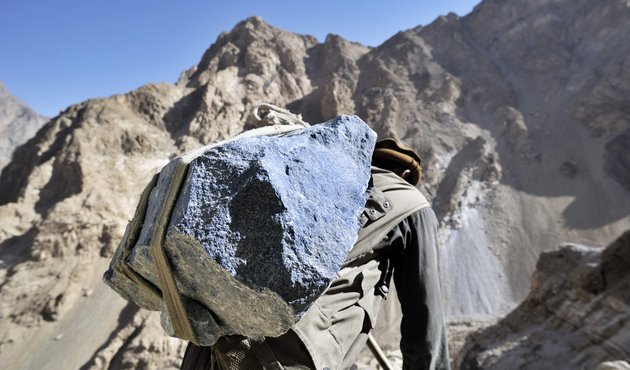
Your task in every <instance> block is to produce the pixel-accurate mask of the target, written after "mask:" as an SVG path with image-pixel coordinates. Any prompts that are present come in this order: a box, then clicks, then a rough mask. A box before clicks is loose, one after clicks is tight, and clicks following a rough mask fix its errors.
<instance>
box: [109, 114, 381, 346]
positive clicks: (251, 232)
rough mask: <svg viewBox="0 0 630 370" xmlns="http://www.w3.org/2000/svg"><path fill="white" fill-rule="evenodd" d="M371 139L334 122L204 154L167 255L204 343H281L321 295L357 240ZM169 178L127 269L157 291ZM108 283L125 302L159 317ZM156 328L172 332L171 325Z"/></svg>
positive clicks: (190, 178)
mask: <svg viewBox="0 0 630 370" xmlns="http://www.w3.org/2000/svg"><path fill="white" fill-rule="evenodd" d="M375 139H376V134H375V133H374V132H373V131H372V130H371V129H370V128H369V127H368V126H367V125H366V124H365V123H364V122H363V121H361V120H360V119H359V118H358V117H356V116H340V117H338V118H335V119H333V120H331V121H329V122H326V123H324V124H319V125H314V126H311V127H309V128H305V129H300V130H295V131H292V132H289V133H285V134H281V135H276V136H254V137H247V138H241V139H238V140H235V141H231V142H227V143H224V144H222V145H218V146H213V147H209V148H208V149H206V150H205V151H204V152H202V153H201V155H199V156H198V157H196V158H195V159H193V160H192V161H191V162H190V164H189V168H188V173H187V175H186V179H185V181H184V183H183V185H182V188H181V190H180V193H179V196H178V199H177V201H176V204H175V207H174V209H173V212H172V214H171V218H170V224H169V226H168V228H167V234H166V238H165V243H164V248H165V249H166V251H167V254H168V256H169V259H170V262H171V265H172V267H173V271H174V275H175V278H176V280H177V283H178V287H179V290H180V293H181V294H182V295H183V296H184V297H185V298H184V305H185V306H186V310H187V312H188V314H189V316H190V318H191V321H192V324H193V327H194V328H195V331H196V332H197V335H198V336H199V340H200V343H201V344H204V345H210V344H213V343H214V342H215V341H216V339H217V338H218V337H219V336H221V335H230V334H242V335H247V336H252V337H255V336H261V335H265V336H271V335H280V334H282V333H284V332H285V331H286V330H288V329H289V328H290V327H291V326H292V325H293V324H294V323H295V322H296V321H297V319H299V317H301V315H302V314H303V313H304V312H305V311H306V310H307V309H308V307H309V306H310V305H311V304H312V303H313V302H314V301H315V299H317V297H319V295H321V294H322V293H323V292H324V291H325V290H326V288H327V287H328V285H329V284H330V282H331V281H332V279H333V278H334V277H335V276H336V274H337V272H338V271H339V268H340V267H341V264H342V263H343V261H344V260H345V258H346V256H347V253H348V252H349V250H350V249H351V247H352V245H353V244H354V242H355V241H356V238H357V232H358V230H359V223H358V216H359V214H360V213H361V211H362V210H363V207H364V205H365V201H366V199H365V189H366V188H367V184H368V181H369V176H370V162H371V155H372V151H373V148H374V143H375ZM172 170H173V166H170V167H169V166H166V167H165V168H164V170H163V171H162V172H161V174H160V179H159V180H158V183H157V185H156V187H155V188H154V189H153V191H152V193H151V196H150V201H149V207H148V209H147V212H146V219H145V221H144V225H143V227H142V230H141V231H140V235H139V237H138V241H137V243H136V244H135V246H134V248H133V250H132V252H131V255H130V256H129V260H128V263H129V265H130V266H131V268H132V269H133V270H135V271H136V272H137V273H139V274H140V275H142V276H143V277H144V278H145V279H147V280H149V281H150V282H152V283H153V284H154V285H156V286H158V287H159V286H160V282H159V279H158V277H157V274H156V272H155V269H154V266H153V262H152V260H151V256H150V253H149V248H148V245H149V244H150V239H151V235H152V233H153V223H154V222H155V220H156V217H157V216H156V215H157V214H158V208H159V207H161V204H162V203H163V199H164V195H165V190H166V188H167V187H168V186H167V185H168V182H169V177H170V176H172ZM114 275H115V273H113V274H110V275H109V277H108V278H107V279H108V280H109V281H110V283H112V284H113V285H118V288H117V289H116V290H117V291H119V292H121V291H126V292H121V294H123V296H125V297H130V298H132V299H134V300H135V301H136V303H138V304H140V305H141V306H145V307H147V308H152V309H155V308H156V307H155V299H152V298H150V297H146V298H145V297H143V295H142V294H138V292H133V291H131V292H129V288H130V286H131V285H130V284H129V282H117V279H119V280H120V276H118V277H116V276H114ZM160 309H161V310H162V311H163V312H166V309H165V308H164V307H161V308H160ZM162 323H163V326H164V327H165V329H166V330H167V332H169V333H173V330H172V327H171V323H170V322H169V318H168V315H163V317H162Z"/></svg>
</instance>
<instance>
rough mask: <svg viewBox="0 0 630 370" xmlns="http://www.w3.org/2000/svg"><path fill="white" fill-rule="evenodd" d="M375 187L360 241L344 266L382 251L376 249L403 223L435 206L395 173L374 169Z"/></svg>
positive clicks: (372, 188) (364, 213)
mask: <svg viewBox="0 0 630 370" xmlns="http://www.w3.org/2000/svg"><path fill="white" fill-rule="evenodd" d="M371 181H372V183H373V187H371V188H369V190H368V194H369V195H368V200H367V202H366V205H365V209H364V211H363V214H362V215H361V217H360V223H361V230H359V235H358V237H357V242H356V243H355V244H354V246H353V247H352V250H350V253H348V257H346V261H345V262H344V264H343V267H345V266H348V265H351V264H353V263H355V262H357V261H358V260H362V259H363V258H367V257H369V256H371V255H372V254H374V253H377V252H379V251H378V250H377V249H376V247H377V245H378V243H379V242H381V241H382V240H383V239H384V238H385V237H386V236H387V234H388V233H389V232H390V231H391V230H392V229H393V228H394V227H396V225H398V224H399V223H400V222H401V221H402V220H404V219H405V218H407V217H409V216H410V215H411V214H413V213H414V212H417V211H419V210H420V209H422V208H426V207H430V206H431V204H430V203H429V202H428V201H427V199H426V198H425V197H424V195H422V193H421V192H420V191H419V190H418V189H416V188H415V187H414V186H412V185H411V184H409V183H408V182H406V181H405V180H403V179H402V178H400V177H399V176H398V175H396V174H395V173H393V172H390V171H387V170H384V169H381V168H378V167H372V180H371Z"/></svg>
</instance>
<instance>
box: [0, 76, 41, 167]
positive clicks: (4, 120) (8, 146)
mask: <svg viewBox="0 0 630 370" xmlns="http://www.w3.org/2000/svg"><path fill="white" fill-rule="evenodd" d="M47 120H48V118H46V117H44V116H41V115H39V114H37V113H35V112H33V111H32V110H31V109H30V108H29V107H27V106H26V105H25V104H24V103H22V102H21V101H19V100H18V99H16V98H15V97H14V96H11V94H9V92H8V91H7V89H6V87H5V86H4V84H3V83H2V82H0V171H2V168H4V166H6V165H7V163H9V162H10V161H11V156H12V155H13V151H14V150H15V148H17V147H18V146H19V145H22V144H24V143H25V142H26V141H27V140H28V139H30V138H32V137H33V136H34V135H35V132H37V130H38V129H39V128H40V127H42V125H43V124H44V123H45V122H46V121H47Z"/></svg>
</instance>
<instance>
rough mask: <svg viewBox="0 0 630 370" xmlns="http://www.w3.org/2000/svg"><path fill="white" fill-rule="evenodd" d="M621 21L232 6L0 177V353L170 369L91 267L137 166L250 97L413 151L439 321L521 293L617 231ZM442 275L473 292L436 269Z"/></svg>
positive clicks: (24, 149) (217, 131) (596, 7)
mask: <svg viewBox="0 0 630 370" xmlns="http://www.w3.org/2000/svg"><path fill="white" fill-rule="evenodd" d="M628 19H630V7H628V2H627V0H601V1H590V0H535V1H523V0H509V1H502V0H485V1H483V2H481V3H480V4H479V5H478V6H477V7H475V9H474V10H473V11H472V12H471V13H470V14H468V15H466V16H464V17H458V16H456V15H454V14H449V15H446V16H444V17H440V18H438V19H436V20H435V21H434V22H433V23H431V24H429V25H425V26H419V27H416V28H414V29H410V30H406V31H402V32H400V33H398V34H396V35H394V36H393V37H392V38H390V39H389V40H387V41H386V42H384V43H383V44H382V45H380V46H378V47H375V48H367V47H365V46H362V45H359V44H356V43H353V42H349V41H346V40H344V39H342V38H341V37H338V36H333V35H331V36H328V37H327V38H326V39H325V40H324V41H323V42H318V41H317V40H316V39H315V38H313V37H310V36H301V35H296V34H292V33H289V32H286V31H283V30H280V29H277V28H274V27H272V26H270V25H268V24H266V23H265V22H263V21H262V20H261V19H260V18H250V19H247V20H245V21H243V22H241V23H239V24H238V25H237V26H236V27H235V28H234V29H233V30H231V31H230V32H226V33H224V34H222V35H221V36H219V38H218V39H217V40H216V42H215V43H214V44H213V45H212V46H211V47H210V48H209V49H208V51H207V52H206V53H205V54H204V56H203V57H202V59H201V61H200V63H198V64H197V65H196V66H195V67H193V68H191V69H190V70H188V71H186V72H184V73H183V74H182V75H181V77H180V79H179V80H178V81H177V83H175V84H170V83H159V84H150V85H146V86H143V87H141V88H139V89H137V90H135V91H132V92H130V93H128V94H124V95H116V96H113V97H111V98H107V99H94V100H90V101H86V102H83V103H80V104H77V105H74V106H72V107H69V108H68V109H67V110H65V111H64V112H62V113H61V114H60V115H59V116H57V117H55V118H53V119H52V120H51V121H49V122H48V123H47V124H46V125H45V126H44V127H43V128H42V129H41V130H40V131H39V132H38V133H37V135H36V136H35V137H34V138H33V139H32V140H31V141H30V142H29V144H28V145H22V146H20V147H18V148H17V149H16V153H17V154H16V155H15V157H14V160H13V161H12V162H11V163H10V164H8V165H7V166H6V167H5V170H4V171H3V174H2V175H1V176H0V189H2V191H0V217H1V219H2V226H1V228H0V259H1V260H2V261H3V263H2V265H1V266H0V327H2V329H3V330H1V331H0V363H1V364H3V366H4V364H9V365H8V366H9V369H39V368H42V367H44V366H43V364H46V365H47V366H46V367H47V368H48V369H68V368H81V367H83V368H84V369H90V368H93V369H97V368H98V369H103V368H112V369H114V368H122V367H123V366H126V367H127V368H129V367H138V368H141V369H142V368H176V365H173V364H174V363H176V362H177V361H176V359H177V357H178V356H181V351H182V348H183V345H182V344H181V343H180V342H177V341H173V340H172V339H169V338H168V337H166V336H165V335H163V330H162V329H161V328H159V325H158V322H159V320H158V319H157V318H156V317H155V315H148V316H147V313H146V311H143V310H140V311H137V312H136V311H133V310H130V309H128V310H125V311H124V314H123V309H124V308H125V307H126V303H125V302H124V300H122V299H119V298H118V297H116V295H115V293H113V292H110V289H108V288H107V287H105V286H103V284H102V283H101V282H100V276H101V275H102V272H103V271H104V270H105V269H106V258H107V257H110V256H111V254H112V252H113V250H114V248H115V247H116V244H117V243H118V241H119V240H120V238H121V236H122V234H123V232H124V226H125V225H126V223H127V220H128V219H129V218H130V217H131V216H132V215H133V211H134V207H135V205H136V204H137V199H138V196H139V194H140V192H141V190H142V188H143V187H144V185H145V184H146V183H147V181H148V179H149V178H150V177H151V176H152V175H153V174H154V173H155V171H156V170H158V169H159V168H161V167H162V166H163V165H164V164H165V163H167V162H168V160H169V158H172V157H173V156H175V155H177V154H179V153H181V152H183V151H185V150H188V149H192V148H196V147H198V146H201V144H206V143H210V142H213V141H216V140H220V139H224V138H227V137H230V136H232V135H234V134H236V133H238V132H240V131H241V130H242V128H243V122H246V121H247V116H248V115H249V112H250V111H251V108H252V106H253V105H254V104H257V103H259V102H265V101H267V102H274V103H276V105H281V106H286V107H289V108H290V109H291V110H293V111H294V112H296V113H302V114H303V115H304V118H305V120H306V121H309V122H321V121H323V120H326V119H328V118H330V117H332V116H335V115H338V114H357V115H358V116H359V117H361V118H362V119H363V120H364V121H365V122H368V123H369V124H370V125H371V127H372V128H373V129H374V130H375V131H376V132H377V133H378V134H379V135H382V136H394V137H397V138H401V139H404V140H405V141H406V142H407V144H408V145H410V146H412V147H415V148H418V149H419V151H420V154H421V155H422V157H423V163H424V165H425V168H426V175H425V177H424V178H423V181H422V184H421V190H422V191H424V192H425V194H426V195H427V196H428V197H429V198H430V199H434V198H436V196H437V195H438V189H440V187H441V190H440V196H439V200H434V205H435V208H436V209H439V210H441V211H440V212H441V216H440V220H441V228H440V241H441V246H440V263H441V266H440V268H441V271H442V274H443V276H444V278H443V279H444V281H445V282H446V286H445V296H446V309H447V311H448V313H449V319H450V320H452V321H453V322H458V323H461V322H468V321H470V320H475V322H481V321H483V320H486V319H490V320H495V319H496V317H497V316H501V315H502V314H504V313H507V312H509V311H510V310H511V309H512V308H513V307H514V306H515V305H516V304H518V302H520V301H521V300H522V299H524V298H525V297H526V295H527V294H528V292H529V290H530V276H531V274H532V272H533V271H534V269H535V265H536V262H537V260H538V256H539V254H540V253H541V252H542V251H544V250H547V249H548V248H550V247H551V246H555V245H560V244H562V243H564V242H567V241H572V242H576V243H581V244H586V245H605V244H607V243H609V242H610V241H611V240H613V239H614V238H616V237H617V236H618V235H620V234H621V233H622V232H624V231H625V230H627V229H628V228H630V219H629V215H630V203H629V202H630V197H629V196H628V195H629V191H628V188H627V187H626V186H625V185H624V182H623V181H621V182H620V181H619V179H624V178H626V177H625V175H623V174H624V173H625V172H624V171H626V169H627V166H625V165H624V163H626V162H624V161H625V159H624V158H625V157H626V156H625V153H627V151H624V150H623V149H624V146H619V145H618V144H617V143H618V141H614V140H615V139H616V138H617V137H619V136H620V135H623V134H624V132H626V130H628V128H629V125H630V115H629V112H628V109H627V107H628V104H629V101H628V99H629V97H630V94H629V93H628V91H630V78H627V77H628V74H629V73H630V63H629V62H628V60H629V59H628V58H629V56H630V52H629V44H628V42H627V40H628V39H629V38H630V22H628V21H627V20H628ZM478 138H481V139H479V140H478ZM521 142H522V144H519V143H521ZM610 142H613V144H610V146H608V143H610ZM619 142H621V141H619ZM466 153H472V155H473V157H472V158H467V155H465V154H466ZM565 163H570V164H571V165H570V166H569V168H568V169H567V168H566V167H567V166H564V164H565ZM563 171H564V172H565V173H569V174H573V175H572V176H567V175H565V174H564V173H563ZM567 171H568V172H567ZM616 171H619V172H620V173H619V175H622V176H619V175H618V174H617V172H616ZM444 180H447V183H445V184H444V185H443V186H442V185H441V184H442V182H443V181H444ZM447 185H448V186H447ZM95 270H99V271H95ZM461 275H464V276H467V277H470V279H474V280H473V281H477V282H478V283H476V284H474V286H475V289H474V290H470V291H469V290H468V287H470V284H469V285H462V286H458V285H456V284H449V282H452V281H454V280H457V279H458V277H459V276H461ZM460 281H462V280H461V279H460ZM103 306H106V307H107V309H104V308H103ZM96 310H100V311H98V312H99V314H98V317H99V320H94V317H93V315H94V314H93V312H96ZM147 317H148V318H147ZM383 317H386V316H383ZM77 322H80V323H82V324H81V326H79V325H77ZM88 323H89V324H88ZM386 326H390V327H392V326H395V325H394V324H391V325H386ZM86 327H89V328H90V336H89V338H86V336H85V328H86ZM58 336H61V337H59V339H58V340H54V338H57V337H58ZM395 342H396V339H395V338H393V339H391V340H389V341H388V342H387V343H384V344H385V345H386V346H392V347H393V346H395V345H396V343H395ZM68 348H72V351H68V350H67V349H68ZM147 352H149V353H151V355H147V356H144V354H145V353H147ZM138 354H142V355H138Z"/></svg>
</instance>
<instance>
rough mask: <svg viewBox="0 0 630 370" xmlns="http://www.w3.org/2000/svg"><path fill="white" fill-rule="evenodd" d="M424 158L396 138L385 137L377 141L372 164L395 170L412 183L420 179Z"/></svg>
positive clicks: (414, 183)
mask: <svg viewBox="0 0 630 370" xmlns="http://www.w3.org/2000/svg"><path fill="white" fill-rule="evenodd" d="M420 163H422V160H421V159H420V156H419V155H418V154H417V153H416V152H414V151H413V149H411V148H409V147H407V146H405V145H403V144H400V143H399V142H397V141H396V140H394V139H383V140H380V141H378V142H377V143H376V147H375V148H374V154H373V156H372V165H374V166H376V167H380V168H383V169H386V170H389V171H392V172H394V173H395V174H397V175H398V176H400V177H402V178H403V179H405V180H407V182H409V183H410V184H412V185H416V184H417V183H418V182H419V181H420V176H421V175H422V168H421V167H420Z"/></svg>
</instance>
